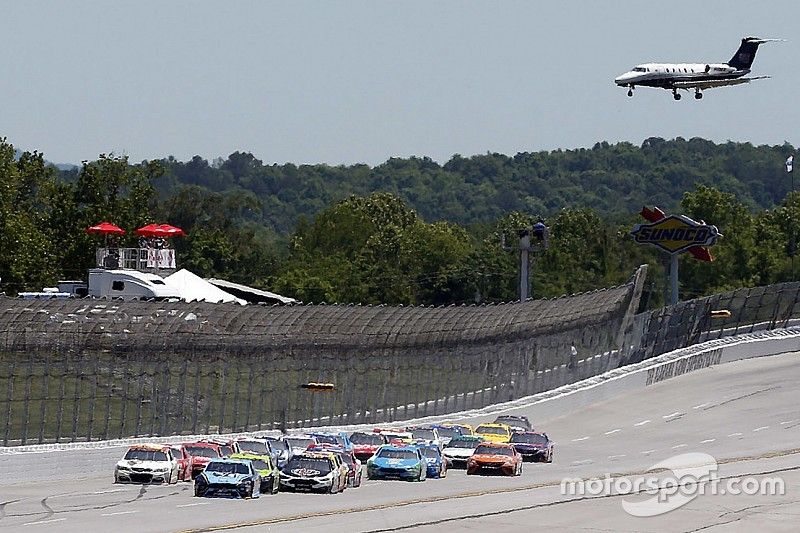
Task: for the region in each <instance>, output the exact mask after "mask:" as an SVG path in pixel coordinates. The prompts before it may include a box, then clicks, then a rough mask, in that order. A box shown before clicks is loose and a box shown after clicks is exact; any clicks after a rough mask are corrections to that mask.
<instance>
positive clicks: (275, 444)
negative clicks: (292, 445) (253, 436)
mask: <svg viewBox="0 0 800 533" xmlns="http://www.w3.org/2000/svg"><path fill="white" fill-rule="evenodd" d="M261 438H263V439H264V440H265V441H267V445H268V446H269V449H270V451H271V452H272V453H271V454H270V455H272V456H273V457H275V456H277V460H276V461H275V464H276V465H277V467H278V468H283V466H284V465H285V464H286V461H288V460H289V445H288V444H286V441H285V440H283V439H282V438H280V437H261Z"/></svg>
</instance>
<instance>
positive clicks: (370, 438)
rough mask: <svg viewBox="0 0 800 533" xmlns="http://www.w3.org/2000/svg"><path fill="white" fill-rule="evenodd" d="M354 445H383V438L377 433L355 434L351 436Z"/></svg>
mask: <svg viewBox="0 0 800 533" xmlns="http://www.w3.org/2000/svg"><path fill="white" fill-rule="evenodd" d="M350 441H351V442H352V443H353V444H376V445H381V444H383V437H381V436H380V435H378V434H377V433H353V434H352V435H350Z"/></svg>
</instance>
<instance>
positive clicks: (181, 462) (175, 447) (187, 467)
mask: <svg viewBox="0 0 800 533" xmlns="http://www.w3.org/2000/svg"><path fill="white" fill-rule="evenodd" d="M184 446H185V445H184V444H172V445H171V446H170V450H171V451H172V456H173V457H174V458H175V459H176V460H177V461H178V481H191V480H192V456H191V455H189V453H188V452H187V451H186V449H185V448H184Z"/></svg>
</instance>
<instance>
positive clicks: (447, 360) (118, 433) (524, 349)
mask: <svg viewBox="0 0 800 533" xmlns="http://www.w3.org/2000/svg"><path fill="white" fill-rule="evenodd" d="M644 276H645V269H644V268H642V269H640V270H639V271H637V273H636V274H635V275H634V276H633V277H632V278H631V280H630V281H629V282H628V283H626V284H625V285H621V286H619V287H614V288H610V289H605V290H601V291H595V292H591V293H585V294H578V295H573V296H568V297H562V298H556V299H550V300H530V301H527V302H524V303H507V304H499V305H480V306H450V307H413V306H412V307H390V306H359V305H290V306H271V307H268V306H260V305H251V306H238V305H235V304H207V303H196V302H195V303H186V302H139V301H134V302H131V301H115V300H97V299H94V300H93V299H82V300H39V301H36V300H33V301H32V300H20V299H12V298H0V420H1V421H0V445H3V446H13V445H22V444H33V443H50V442H74V441H90V440H106V439H112V438H124V437H134V436H167V435H196V434H215V433H234V432H243V431H260V430H268V429H292V428H301V427H308V426H319V425H344V424H356V423H375V424H380V423H391V422H393V421H395V420H403V419H408V418H418V417H423V416H428V415H440V414H446V413H451V412H456V411H461V410H464V409H472V408H479V407H484V406H486V405H490V404H493V403H497V402H500V401H507V400H511V399H514V398H519V397H522V396H526V395H530V394H534V393H537V392H541V391H544V390H549V389H552V388H555V387H558V386H561V385H564V384H567V383H571V382H574V381H578V380H580V379H585V378H587V377H590V376H593V375H596V374H599V373H602V372H604V371H606V370H609V369H611V368H616V367H617V366H620V365H621V364H627V363H629V362H635V361H638V360H642V359H644V358H648V357H653V356H655V355H659V354H661V353H664V352H666V351H669V350H672V349H675V348H678V347H682V346H686V345H688V344H691V343H694V342H698V341H700V340H702V339H703V338H704V337H708V336H709V335H711V336H713V335H717V336H721V335H727V334H732V333H740V332H745V331H750V329H752V328H754V327H759V328H772V327H780V326H782V325H785V324H786V323H787V321H788V320H790V319H792V318H797V313H798V312H800V307H798V306H797V300H798V291H800V286H799V284H783V285H774V286H770V287H764V288H759V289H745V290H743V291H736V292H734V293H730V294H728V295H719V296H714V297H711V298H704V299H699V300H692V301H690V302H684V303H682V304H679V305H678V306H676V307H674V308H666V309H661V310H657V311H654V312H650V313H645V314H640V315H636V314H635V311H636V308H637V306H638V303H639V298H640V295H641V290H642V285H643V281H644ZM726 307H727V308H728V309H730V310H731V311H732V314H731V317H730V318H727V319H723V320H718V319H713V320H712V319H710V318H709V316H710V314H709V312H710V310H713V309H716V308H726ZM754 324H758V325H754ZM748 328H749V329H748ZM309 383H331V384H333V386H334V388H333V389H325V390H320V391H314V389H310V388H304V387H303V385H307V384H309ZM3 415H4V416H3Z"/></svg>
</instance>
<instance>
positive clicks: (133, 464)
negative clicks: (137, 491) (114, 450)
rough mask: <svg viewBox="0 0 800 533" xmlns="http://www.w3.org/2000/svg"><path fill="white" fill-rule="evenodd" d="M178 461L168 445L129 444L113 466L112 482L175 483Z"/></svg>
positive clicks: (176, 480)
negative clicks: (123, 454)
mask: <svg viewBox="0 0 800 533" xmlns="http://www.w3.org/2000/svg"><path fill="white" fill-rule="evenodd" d="M177 482H178V461H177V460H176V459H175V457H173V456H172V452H171V450H170V447H169V446H162V445H158V444H137V445H135V446H131V447H130V448H129V449H128V451H127V452H126V453H125V457H123V458H122V459H121V460H120V461H119V462H117V466H116V468H114V483H177Z"/></svg>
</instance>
